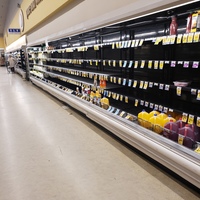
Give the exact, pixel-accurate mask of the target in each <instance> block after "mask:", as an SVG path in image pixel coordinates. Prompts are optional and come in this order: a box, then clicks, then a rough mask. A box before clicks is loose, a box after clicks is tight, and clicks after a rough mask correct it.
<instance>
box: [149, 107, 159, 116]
mask: <svg viewBox="0 0 200 200" xmlns="http://www.w3.org/2000/svg"><path fill="white" fill-rule="evenodd" d="M154 114H156V115H159V114H160V112H158V111H157V110H155V109H154V110H152V111H151V112H150V113H149V118H151V117H153V116H154Z"/></svg>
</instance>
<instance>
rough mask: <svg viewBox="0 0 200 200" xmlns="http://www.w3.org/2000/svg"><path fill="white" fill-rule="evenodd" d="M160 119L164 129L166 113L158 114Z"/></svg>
mask: <svg viewBox="0 0 200 200" xmlns="http://www.w3.org/2000/svg"><path fill="white" fill-rule="evenodd" d="M158 117H159V118H160V120H161V126H162V127H163V123H164V122H163V121H164V119H166V118H167V115H166V114H165V113H164V112H161V113H160V114H158Z"/></svg>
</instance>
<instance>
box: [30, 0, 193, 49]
mask: <svg viewBox="0 0 200 200" xmlns="http://www.w3.org/2000/svg"><path fill="white" fill-rule="evenodd" d="M185 2H192V1H191V0H190V1H189V0H74V1H73V2H72V3H71V4H70V5H69V6H68V7H66V8H64V9H62V10H61V11H60V12H59V13H57V14H56V15H54V16H52V17H51V18H50V19H49V20H48V21H46V22H44V23H42V24H40V26H39V27H37V29H35V30H32V32H31V33H29V34H28V35H27V40H28V45H29V46H31V45H35V44H39V43H42V42H45V41H50V40H55V39H59V38H62V37H67V36H72V35H75V34H78V33H81V32H85V31H86V30H91V29H94V28H98V27H101V26H105V25H108V24H111V23H116V22H117V21H121V20H127V19H129V18H133V17H137V16H140V15H141V14H147V13H149V12H152V11H159V10H160V9H163V8H168V7H171V6H174V5H179V4H181V3H185Z"/></svg>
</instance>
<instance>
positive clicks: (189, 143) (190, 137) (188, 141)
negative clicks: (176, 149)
mask: <svg viewBox="0 0 200 200" xmlns="http://www.w3.org/2000/svg"><path fill="white" fill-rule="evenodd" d="M178 134H180V135H182V136H184V139H183V143H182V144H183V145H184V146H186V147H188V148H190V149H192V148H193V145H194V139H195V135H194V131H193V130H192V129H191V128H190V127H189V125H188V124H186V125H185V126H184V127H183V128H180V129H179V131H178ZM179 137H180V136H179Z"/></svg>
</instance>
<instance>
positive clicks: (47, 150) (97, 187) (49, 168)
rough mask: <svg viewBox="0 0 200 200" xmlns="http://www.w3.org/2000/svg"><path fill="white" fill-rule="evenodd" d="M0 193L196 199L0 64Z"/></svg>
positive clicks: (46, 198) (23, 197)
mask: <svg viewBox="0 0 200 200" xmlns="http://www.w3.org/2000/svg"><path fill="white" fill-rule="evenodd" d="M0 109H1V112H0V137H1V138H0V162H1V164H0V200H51V199H52V200H57V199H58V200H65V199H66V200H68V199H69V200H90V199H91V200H122V199H125V200H133V199H137V200H146V199H148V200H160V199H162V200H165V199H166V200H167V199H169V200H172V199H176V200H181V199H184V200H188V199H190V200H196V199H199V195H198V194H197V193H195V191H194V190H192V189H191V188H188V187H187V186H185V185H184V184H181V183H180V181H178V180H175V179H174V178H173V177H171V176H170V175H168V174H167V173H165V172H164V171H163V170H161V169H159V168H158V167H156V166H155V165H153V164H152V163H150V162H148V161H147V160H145V159H144V158H142V157H141V156H140V155H138V154H137V153H135V152H133V151H132V150H130V149H128V148H126V147H125V146H123V145H122V144H120V143H119V142H118V141H116V140H115V139H114V138H113V137H111V136H110V135H109V134H107V133H106V132H104V131H103V130H101V129H100V128H99V127H98V126H95V125H94V124H93V123H92V122H90V120H87V119H86V118H84V117H83V116H81V115H79V114H78V113H76V112H75V111H74V110H72V109H70V108H69V107H67V106H66V105H64V104H62V103H61V102H59V101H57V100H55V99H54V98H53V97H51V96H50V95H48V94H46V93H45V92H43V91H42V90H40V89H39V88H37V87H35V86H33V85H32V84H31V83H30V82H27V81H23V80H22V79H21V77H20V76H19V75H17V74H7V72H6V69H5V68H3V67H1V68H0Z"/></svg>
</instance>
